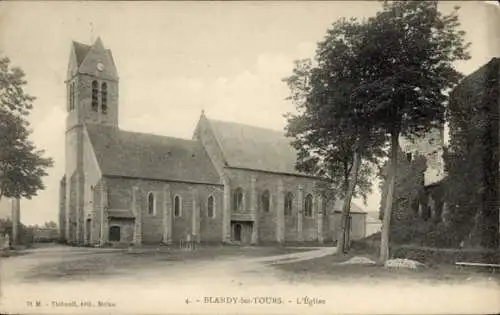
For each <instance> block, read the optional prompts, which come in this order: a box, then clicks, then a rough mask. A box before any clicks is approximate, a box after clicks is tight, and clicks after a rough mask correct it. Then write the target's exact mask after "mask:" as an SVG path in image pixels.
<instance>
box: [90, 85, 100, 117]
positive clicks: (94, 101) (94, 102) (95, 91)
mask: <svg viewBox="0 0 500 315" xmlns="http://www.w3.org/2000/svg"><path fill="white" fill-rule="evenodd" d="M98 94H99V84H98V83H97V81H92V110H93V111H94V112H97V109H98V107H99V105H98V98H99V96H98Z"/></svg>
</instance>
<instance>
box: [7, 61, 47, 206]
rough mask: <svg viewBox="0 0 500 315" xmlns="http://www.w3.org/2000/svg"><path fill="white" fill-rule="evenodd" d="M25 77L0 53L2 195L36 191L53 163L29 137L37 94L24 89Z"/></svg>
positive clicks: (17, 196)
mask: <svg viewBox="0 0 500 315" xmlns="http://www.w3.org/2000/svg"><path fill="white" fill-rule="evenodd" d="M24 77H25V75H24V72H23V71H22V70H21V69H20V68H16V67H14V68H11V67H10V60H9V59H8V58H7V57H0V135H1V136H0V147H1V148H2V150H1V151H0V199H1V198H2V197H4V196H5V197H8V198H21V197H25V198H30V197H32V196H34V195H36V193H37V191H38V190H40V189H44V185H43V182H42V177H43V176H45V175H47V173H46V171H45V170H46V169H47V168H48V167H50V166H52V164H53V161H52V159H50V158H44V157H43V156H42V155H43V151H41V150H36V148H35V146H34V144H33V143H32V142H31V141H30V140H29V139H28V137H29V135H30V133H31V130H30V129H29V122H28V120H27V116H28V115H29V113H30V111H31V109H32V108H33V101H34V100H35V98H34V97H32V96H30V95H28V94H26V93H25V92H24V86H25V85H26V84H27V82H26V80H25V79H24Z"/></svg>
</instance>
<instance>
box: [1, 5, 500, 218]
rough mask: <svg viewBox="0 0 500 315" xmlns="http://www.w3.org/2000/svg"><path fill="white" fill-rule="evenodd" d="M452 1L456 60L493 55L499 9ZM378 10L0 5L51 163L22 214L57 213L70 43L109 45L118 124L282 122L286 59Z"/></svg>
mask: <svg viewBox="0 0 500 315" xmlns="http://www.w3.org/2000/svg"><path fill="white" fill-rule="evenodd" d="M455 5H460V6H461V7H462V9H461V14H460V18H461V22H462V29H464V30H465V31H466V32H467V37H468V40H469V41H471V42H472V47H471V54H472V59H471V60H468V61H466V62H460V63H458V64H457V68H458V69H459V70H460V71H462V72H463V73H464V74H469V73H471V72H472V71H474V70H475V69H477V68H479V67H480V66H481V65H483V64H484V63H486V62H488V61H489V60H490V59H491V58H492V57H494V56H500V51H499V49H500V37H499V35H498V34H499V33H495V30H500V13H499V11H500V10H499V9H498V7H496V6H494V5H486V4H485V3H480V2H452V1H446V2H443V4H441V9H442V10H443V12H449V11H450V10H451V9H452V8H453V7H454V6H455ZM379 8H380V4H379V3H378V2H375V1H373V2H363V1H345V2H342V1H331V2H300V1H295V2H69V1H62V2H41V1H40V2H2V3H0V54H4V55H6V56H8V57H9V58H10V59H11V61H12V64H13V65H14V66H19V67H21V68H22V69H23V70H24V71H25V73H26V79H27V80H28V86H27V87H26V90H27V91H28V92H29V93H30V94H31V95H34V96H36V97H37V100H36V101H35V103H34V109H33V111H32V114H31V116H30V122H31V124H32V127H33V130H34V132H33V134H32V140H33V141H34V142H35V144H36V145H37V147H38V148H41V149H44V150H45V151H46V156H51V157H52V158H54V160H55V165H54V167H53V168H51V169H49V171H48V172H49V175H48V176H47V177H45V178H44V182H45V184H46V189H45V190H44V191H41V192H39V193H38V195H37V196H35V197H33V198H32V199H31V200H22V201H21V211H22V213H21V220H22V222H23V223H25V224H43V223H44V222H46V221H49V220H54V221H57V219H58V211H59V209H58V195H59V191H58V190H59V180H60V178H61V177H62V176H63V175H64V129H65V117H66V105H65V104H66V89H65V83H64V80H65V75H66V68H67V65H68V60H69V53H70V46H71V41H73V40H74V41H78V42H82V43H86V44H90V43H91V42H93V40H95V38H96V37H97V36H100V37H101V38H102V40H103V42H104V45H105V47H106V48H109V49H111V50H112V52H113V56H114V58H115V63H116V65H117V68H118V74H119V77H120V92H119V93H120V100H119V106H120V109H119V113H120V114H119V125H120V128H122V129H126V130H131V131H140V132H149V133H156V134H161V135H167V136H173V137H181V138H190V137H191V135H192V132H193V129H194V127H195V124H196V122H197V120H198V118H199V115H200V112H201V110H205V112H206V114H207V116H208V117H210V118H214V119H220V120H227V121H234V122H240V123H246V124H252V125H256V126H261V127H267V128H272V129H283V127H284V126H285V124H286V121H285V119H284V117H283V114H285V113H287V112H294V111H295V108H294V106H293V104H291V102H289V101H287V100H286V99H285V98H286V97H287V96H288V93H289V91H288V88H287V87H286V85H285V84H284V83H283V82H282V79H283V78H284V77H286V76H289V75H290V74H291V72H292V69H293V61H294V60H297V59H301V58H308V57H312V56H313V54H314V50H315V47H316V43H317V42H318V41H320V40H321V39H322V38H323V37H324V35H325V33H326V30H327V28H328V27H329V26H330V25H331V24H332V23H333V22H334V21H336V20H337V19H338V18H340V17H360V18H362V17H367V16H371V15H374V14H375V12H377V10H378V9H379ZM495 14H496V16H495ZM0 136H1V135H0ZM379 199H380V195H379V193H378V191H377V189H376V188H375V191H374V193H373V194H372V195H370V196H369V198H368V203H367V204H366V205H364V204H363V203H362V202H357V203H358V204H359V205H360V206H362V207H363V208H364V209H366V210H368V211H376V210H378V207H379ZM5 207H6V205H5V202H3V203H2V205H0V213H1V212H2V211H3V212H5V211H7V210H5V209H6V208H5ZM2 208H3V210H1V209H2ZM7 212H8V211H7Z"/></svg>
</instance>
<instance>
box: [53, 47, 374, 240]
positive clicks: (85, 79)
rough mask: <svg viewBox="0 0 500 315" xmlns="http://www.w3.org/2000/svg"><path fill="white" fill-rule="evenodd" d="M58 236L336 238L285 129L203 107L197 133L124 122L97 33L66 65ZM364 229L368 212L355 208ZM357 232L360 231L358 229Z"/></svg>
mask: <svg viewBox="0 0 500 315" xmlns="http://www.w3.org/2000/svg"><path fill="white" fill-rule="evenodd" d="M66 86H67V118H66V131H65V132H66V133H65V135H66V137H65V139H66V140H65V141H66V143H65V175H64V176H63V178H62V179H61V181H60V205H59V207H60V210H59V220H60V237H61V240H62V241H64V242H67V243H68V244H75V245H91V246H103V245H106V244H111V245H113V244H128V245H130V244H134V245H140V244H173V243H176V242H179V241H183V240H188V241H193V242H198V243H200V242H201V243H223V244H263V243H286V242H318V243H322V242H328V241H333V240H334V239H335V232H336V231H335V230H336V229H335V226H338V223H339V215H338V213H337V212H338V211H336V210H338V208H339V207H335V202H334V201H329V200H326V198H325V197H324V196H325V194H324V192H323V191H322V190H321V188H320V187H322V185H321V183H322V181H323V180H322V179H321V178H318V177H314V176H310V175H307V174H303V173H300V172H298V171H297V170H296V169H295V162H296V151H295V150H294V149H293V147H292V146H291V145H290V139H288V138H286V137H285V136H284V134H283V133H282V132H279V131H274V130H269V129H264V128H260V127H254V126H248V125H243V124H238V123H234V122H225V121H219V120H214V119H211V118H209V117H207V115H206V114H205V113H203V112H202V113H201V115H200V118H199V121H198V123H197V126H196V128H195V130H194V131H193V136H192V138H191V139H178V138H173V137H168V136H159V135H152V134H144V133H139V132H130V131H125V130H122V129H120V128H119V121H118V116H119V115H118V113H119V78H118V71H117V67H116V64H115V61H114V59H113V55H112V53H111V50H109V49H106V48H105V47H104V45H103V42H102V40H101V39H100V38H98V39H97V40H96V41H95V43H93V44H92V45H86V44H81V43H77V42H73V43H72V45H71V53H70V60H69V65H68V70H67V80H66ZM353 218H355V219H353V223H352V224H351V226H352V229H353V230H355V232H354V234H355V235H357V234H359V237H362V236H364V235H362V234H363V233H364V232H363V231H364V214H363V213H361V211H358V212H356V211H353ZM354 237H356V236H354Z"/></svg>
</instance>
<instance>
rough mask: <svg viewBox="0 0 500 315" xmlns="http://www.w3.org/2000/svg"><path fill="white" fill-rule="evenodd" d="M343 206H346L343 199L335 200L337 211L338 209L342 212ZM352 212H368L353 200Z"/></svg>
mask: <svg viewBox="0 0 500 315" xmlns="http://www.w3.org/2000/svg"><path fill="white" fill-rule="evenodd" d="M343 206H344V202H343V200H335V205H334V206H333V210H334V211H336V212H337V211H340V212H341V211H342V207H343ZM351 213H366V211H365V210H363V208H361V207H360V206H358V205H357V204H355V203H354V202H352V201H351Z"/></svg>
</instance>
